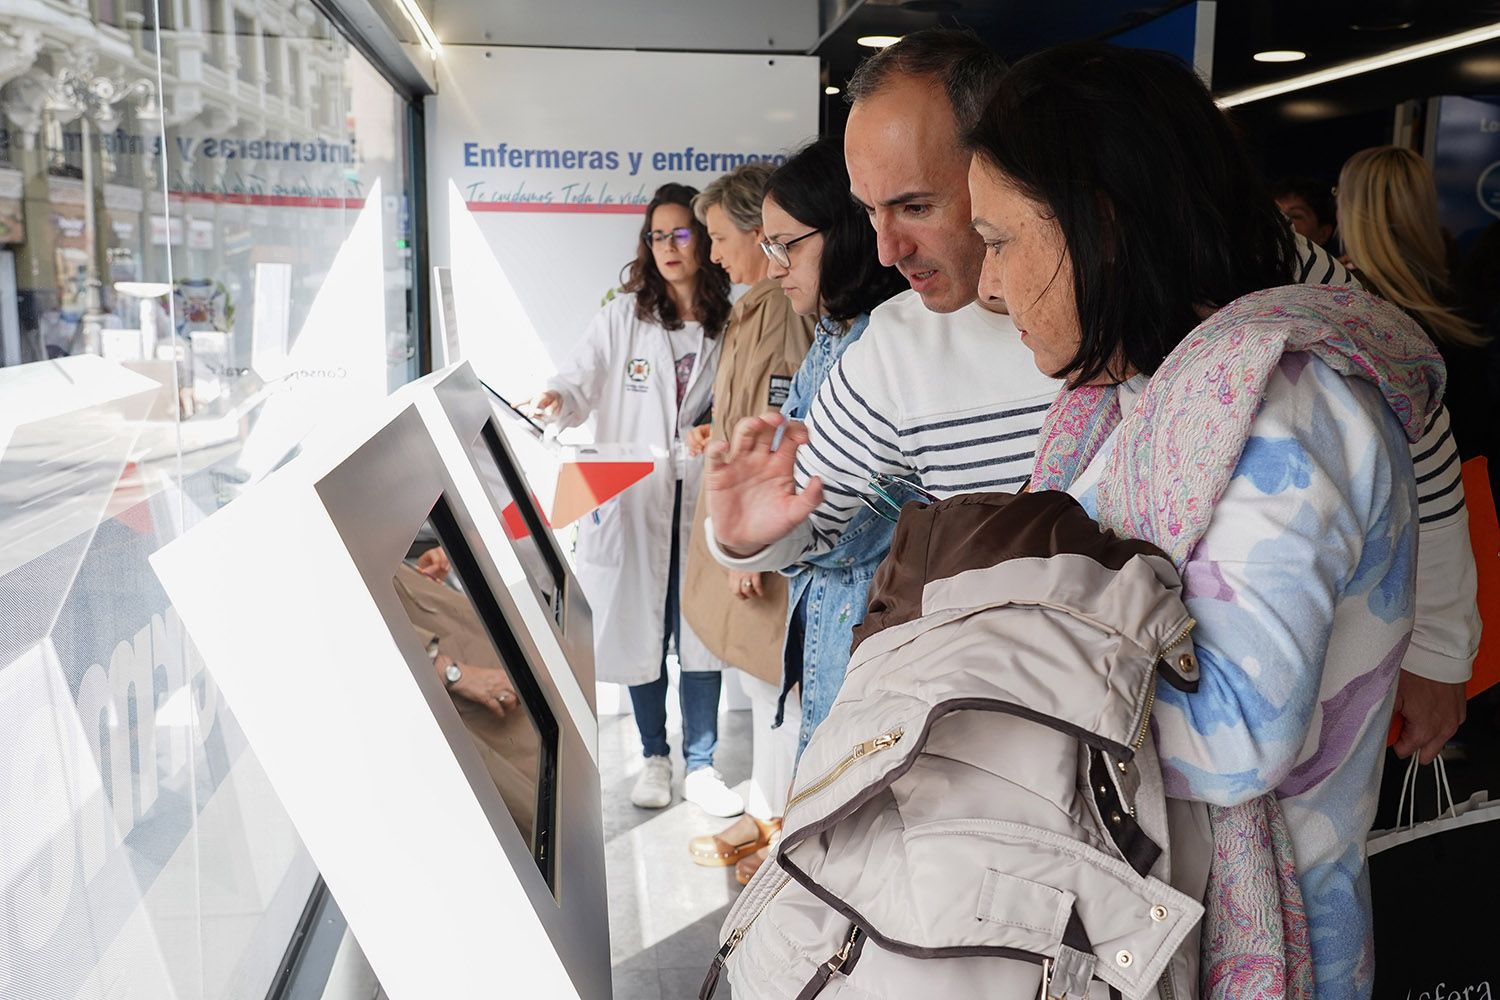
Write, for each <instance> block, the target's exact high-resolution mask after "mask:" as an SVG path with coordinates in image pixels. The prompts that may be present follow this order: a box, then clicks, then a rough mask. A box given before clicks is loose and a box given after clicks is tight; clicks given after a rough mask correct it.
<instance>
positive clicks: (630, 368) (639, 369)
mask: <svg viewBox="0 0 1500 1000" xmlns="http://www.w3.org/2000/svg"><path fill="white" fill-rule="evenodd" d="M625 377H626V378H627V379H629V380H630V381H632V382H644V381H646V380H647V379H648V378H650V377H651V362H649V361H647V360H646V359H645V358H631V359H630V360H629V361H627V362H625Z"/></svg>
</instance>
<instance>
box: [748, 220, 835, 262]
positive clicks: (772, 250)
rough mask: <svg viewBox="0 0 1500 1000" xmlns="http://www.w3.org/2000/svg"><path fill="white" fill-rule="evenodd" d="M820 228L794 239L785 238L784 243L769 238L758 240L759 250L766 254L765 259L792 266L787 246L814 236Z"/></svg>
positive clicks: (792, 245)
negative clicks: (774, 241)
mask: <svg viewBox="0 0 1500 1000" xmlns="http://www.w3.org/2000/svg"><path fill="white" fill-rule="evenodd" d="M819 232H821V230H818V229H814V230H813V231H812V232H810V233H803V234H802V235H801V236H799V237H797V238H796V239H795V240H787V241H786V242H785V243H773V242H771V241H770V240H761V241H760V252H761V253H763V254H765V255H766V259H768V260H772V261H775V262H776V263H777V264H780V265H781V266H782V267H791V266H792V255H791V254H789V253H787V250H788V248H790V247H794V246H796V245H797V244H798V243H801V242H802V241H803V240H805V239H807V238H808V237H809V236H816V235H818V233H819Z"/></svg>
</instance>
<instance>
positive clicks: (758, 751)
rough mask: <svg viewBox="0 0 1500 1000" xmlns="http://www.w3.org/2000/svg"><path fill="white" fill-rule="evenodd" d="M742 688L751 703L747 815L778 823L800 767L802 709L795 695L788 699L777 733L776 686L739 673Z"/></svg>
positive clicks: (778, 695)
mask: <svg viewBox="0 0 1500 1000" xmlns="http://www.w3.org/2000/svg"><path fill="white" fill-rule="evenodd" d="M740 687H742V688H743V689H744V691H745V695H746V696H747V697H748V698H749V699H750V728H751V733H750V739H751V744H750V794H749V795H748V796H747V797H746V800H745V811H746V812H748V813H749V814H750V815H751V816H754V817H755V818H756V819H759V820H768V819H776V818H778V817H780V816H781V814H782V813H783V812H785V811H786V797H787V792H788V791H790V790H791V785H792V772H793V770H794V768H795V767H796V763H797V733H798V730H800V729H801V727H802V705H801V701H800V699H799V698H798V697H797V692H796V691H793V692H792V693H791V694H789V695H787V699H786V716H785V717H784V718H783V719H782V721H781V726H780V728H778V729H772V728H771V723H772V722H774V721H775V720H776V699H777V698H778V697H780V695H781V692H780V691H778V690H777V688H776V686H775V685H774V684H767V683H766V682H765V681H763V680H760V679H759V678H757V677H751V676H750V675H749V674H747V673H745V672H744V671H743V670H742V671H740Z"/></svg>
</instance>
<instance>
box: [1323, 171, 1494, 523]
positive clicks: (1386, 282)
mask: <svg viewBox="0 0 1500 1000" xmlns="http://www.w3.org/2000/svg"><path fill="white" fill-rule="evenodd" d="M1338 218H1339V232H1340V234H1341V235H1342V238H1343V241H1344V249H1345V251H1346V252H1347V253H1348V255H1349V262H1350V263H1351V264H1352V265H1353V267H1354V270H1355V273H1356V274H1357V275H1358V277H1359V280H1360V281H1361V282H1362V283H1363V284H1364V286H1365V287H1366V288H1367V289H1369V290H1370V291H1371V292H1374V293H1375V294H1376V295H1379V296H1380V297H1381V298H1383V299H1385V300H1386V301H1387V302H1390V303H1392V304H1393V305H1397V306H1399V307H1401V309H1403V310H1405V312H1406V313H1407V314H1408V315H1409V316H1411V318H1412V319H1414V320H1416V321H1417V322H1418V323H1419V324H1421V326H1422V329H1424V330H1426V331H1427V335H1428V336H1429V337H1431V338H1432V340H1433V342H1434V343H1435V344H1436V345H1437V348H1438V351H1439V352H1440V353H1441V354H1442V355H1443V361H1444V362H1446V364H1447V366H1448V387H1447V391H1446V393H1445V394H1444V396H1443V403H1444V406H1445V408H1446V409H1447V410H1448V413H1449V415H1450V417H1451V419H1452V425H1453V437H1454V440H1455V441H1456V442H1457V443H1458V453H1459V457H1460V458H1461V459H1463V460H1468V459H1470V458H1472V457H1474V456H1475V455H1488V456H1489V457H1490V461H1491V462H1494V461H1496V459H1497V448H1496V444H1497V435H1500V414H1497V412H1496V406H1497V397H1496V395H1495V393H1494V392H1492V391H1490V390H1491V387H1490V386H1487V385H1486V384H1485V371H1486V364H1485V353H1486V352H1485V348H1486V345H1487V341H1486V338H1484V337H1482V336H1481V335H1480V334H1479V333H1478V331H1477V329H1476V328H1475V326H1474V324H1472V323H1471V322H1469V320H1468V318H1467V317H1465V316H1463V315H1461V314H1460V312H1459V311H1458V309H1457V308H1456V305H1457V302H1458V295H1457V293H1456V291H1455V290H1454V286H1453V282H1452V276H1451V271H1450V267H1449V260H1448V252H1447V244H1446V241H1445V240H1444V237H1443V230H1442V227H1441V226H1440V225H1439V223H1438V210H1437V186H1436V184H1435V183H1434V182H1433V177H1432V170H1431V168H1429V167H1428V166H1427V162H1426V161H1425V160H1423V159H1422V157H1420V156H1418V155H1417V154H1416V153H1414V152H1412V151H1411V150H1409V149H1402V148H1400V147H1398V146H1376V147H1374V148H1371V149H1363V150H1360V151H1359V152H1358V153H1355V154H1354V155H1353V156H1351V157H1349V160H1348V162H1346V163H1345V164H1344V169H1343V170H1342V171H1340V173H1339V186H1338ZM1417 474H1418V476H1421V474H1422V472H1421V470H1420V469H1419V470H1418V473H1417ZM1422 487H1423V488H1422V489H1421V490H1420V492H1422V493H1426V492H1428V491H1427V489H1426V488H1425V487H1426V484H1425V483H1424V484H1422Z"/></svg>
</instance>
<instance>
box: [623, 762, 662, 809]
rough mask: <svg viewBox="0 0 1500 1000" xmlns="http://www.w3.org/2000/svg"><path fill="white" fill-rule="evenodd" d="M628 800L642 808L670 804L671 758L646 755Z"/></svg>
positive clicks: (655, 807)
mask: <svg viewBox="0 0 1500 1000" xmlns="http://www.w3.org/2000/svg"><path fill="white" fill-rule="evenodd" d="M630 801H631V802H633V803H634V804H635V805H637V806H640V807H641V808H642V809H665V808H666V807H667V806H669V805H671V804H672V758H670V757H647V758H646V764H645V766H644V767H642V768H641V774H640V777H638V778H636V779H635V788H633V789H631V792H630Z"/></svg>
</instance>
